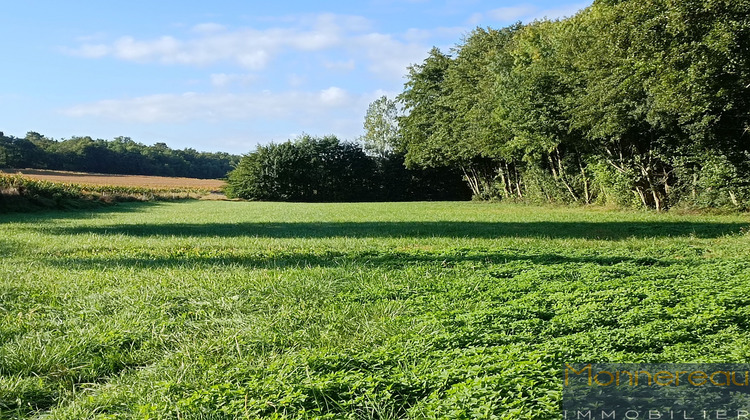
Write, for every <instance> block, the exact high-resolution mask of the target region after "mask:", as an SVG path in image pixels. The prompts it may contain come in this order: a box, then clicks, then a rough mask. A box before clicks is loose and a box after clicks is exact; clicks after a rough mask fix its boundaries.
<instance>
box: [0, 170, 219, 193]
mask: <svg viewBox="0 0 750 420" xmlns="http://www.w3.org/2000/svg"><path fill="white" fill-rule="evenodd" d="M0 173H5V174H19V173H20V174H22V175H24V176H26V177H27V178H31V179H38V180H42V181H50V182H59V183H64V184H78V185H100V186H110V185H111V186H118V187H142V188H164V189H171V188H186V189H198V190H208V191H219V190H221V189H222V188H223V187H224V185H225V184H226V183H225V182H224V181H222V180H219V179H196V178H174V177H163V176H145V175H111V174H95V173H89V172H67V171H50V170H43V169H0Z"/></svg>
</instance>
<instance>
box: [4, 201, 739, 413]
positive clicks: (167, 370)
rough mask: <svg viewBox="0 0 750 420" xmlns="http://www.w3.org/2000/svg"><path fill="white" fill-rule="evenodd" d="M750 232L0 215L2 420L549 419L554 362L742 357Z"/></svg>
mask: <svg viewBox="0 0 750 420" xmlns="http://www.w3.org/2000/svg"><path fill="white" fill-rule="evenodd" d="M748 226H750V218H749V217H748V216H747V215H680V214H676V213H671V214H669V213H668V214H656V213H646V212H621V211H605V210H596V209H573V208H541V207H531V206H513V205H499V204H486V203H485V204H483V203H471V202H467V203H379V204H367V203H361V204H279V203H242V202H208V201H193V202H184V203H131V204H120V205H117V206H113V207H109V208H104V209H97V210H94V211H79V212H58V213H53V212H48V213H36V214H15V215H0V258H1V259H0V417H2V418H26V417H33V416H36V415H44V418H52V419H86V418H101V419H114V418H144V419H145V418H171V419H224V418H226V419H233V418H325V419H339V418H342V419H344V418H345V419H368V418H373V419H375V418H379V419H390V418H414V419H419V418H483V419H484V418H508V419H516V418H528V419H554V418H560V404H561V401H560V399H561V389H562V383H561V374H560V372H561V367H562V364H563V363H564V362H570V363H572V362H597V361H619V362H738V363H745V362H748V361H750V233H748Z"/></svg>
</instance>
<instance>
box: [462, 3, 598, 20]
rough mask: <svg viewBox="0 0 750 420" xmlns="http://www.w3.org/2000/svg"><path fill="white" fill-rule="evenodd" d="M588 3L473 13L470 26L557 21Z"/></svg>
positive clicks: (507, 8)
mask: <svg viewBox="0 0 750 420" xmlns="http://www.w3.org/2000/svg"><path fill="white" fill-rule="evenodd" d="M589 4H590V2H586V3H571V4H563V5H561V6H560V7H556V8H548V9H544V8H541V7H538V6H534V5H532V4H527V3H524V4H517V5H515V6H507V7H500V8H497V9H493V10H490V11H487V12H484V13H475V14H473V15H472V16H471V17H470V18H469V23H471V24H472V25H476V24H479V23H481V22H487V21H489V22H502V23H512V22H515V21H519V20H520V21H524V22H530V21H533V20H536V19H543V18H548V19H559V18H564V17H569V16H572V15H574V14H576V13H577V12H578V11H579V10H581V9H584V8H586V7H587V6H588V5H589Z"/></svg>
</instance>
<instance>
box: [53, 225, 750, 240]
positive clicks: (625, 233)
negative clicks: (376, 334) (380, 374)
mask: <svg viewBox="0 0 750 420" xmlns="http://www.w3.org/2000/svg"><path fill="white" fill-rule="evenodd" d="M744 226H747V224H742V223H712V222H625V221H616V222H560V221H541V222H474V221H465V222H464V221H434V222H433V221H430V222H420V221H414V222H257V223H247V222H246V223H167V224H164V223H159V224H145V225H143V224H141V225H130V224H128V225H125V224H119V225H107V226H71V227H67V226H66V227H53V228H51V229H50V230H48V232H50V233H53V234H59V235H82V234H99V235H126V236H135V237H151V236H169V237H171V236H174V237H219V238H239V237H261V238H337V237H349V238H430V237H443V238H482V239H492V238H509V237H521V238H551V239H560V238H581V239H601V240H618V239H626V238H632V237H635V238H659V237H687V236H695V237H698V238H715V237H719V236H723V235H727V234H733V233H736V232H739V231H740V229H741V228H742V227H744Z"/></svg>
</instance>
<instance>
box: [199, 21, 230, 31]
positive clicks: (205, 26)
mask: <svg viewBox="0 0 750 420" xmlns="http://www.w3.org/2000/svg"><path fill="white" fill-rule="evenodd" d="M191 29H192V31H193V32H197V33H201V34H207V33H213V32H222V31H224V30H226V29H227V27H226V26H224V25H222V24H220V23H214V22H207V23H199V24H197V25H195V26H193V27H192V28H191Z"/></svg>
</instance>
